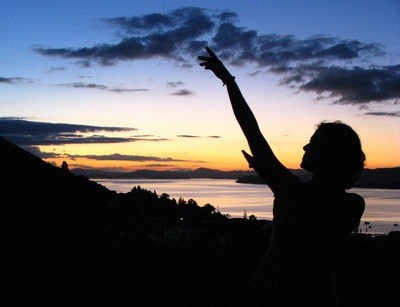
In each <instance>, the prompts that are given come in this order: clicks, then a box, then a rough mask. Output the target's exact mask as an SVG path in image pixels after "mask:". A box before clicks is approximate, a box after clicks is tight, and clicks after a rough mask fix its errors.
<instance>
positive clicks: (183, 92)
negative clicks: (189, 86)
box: [171, 89, 194, 96]
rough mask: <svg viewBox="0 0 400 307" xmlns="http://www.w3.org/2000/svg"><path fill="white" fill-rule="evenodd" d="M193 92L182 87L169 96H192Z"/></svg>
mask: <svg viewBox="0 0 400 307" xmlns="http://www.w3.org/2000/svg"><path fill="white" fill-rule="evenodd" d="M193 95H194V92H192V91H189V90H186V89H182V90H179V91H176V92H174V93H172V94H171V96H193Z"/></svg>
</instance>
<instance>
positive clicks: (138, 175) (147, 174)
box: [71, 167, 400, 189]
mask: <svg viewBox="0 0 400 307" xmlns="http://www.w3.org/2000/svg"><path fill="white" fill-rule="evenodd" d="M291 171H292V172H293V173H294V174H296V175H297V176H298V177H299V178H300V180H302V181H306V180H307V179H308V178H309V177H310V175H309V173H308V172H306V171H304V170H301V169H296V170H291ZM71 172H72V173H74V174H75V175H81V176H85V177H88V178H91V179H232V180H236V182H237V183H246V184H265V182H264V181H263V180H262V179H261V178H260V177H259V176H258V175H257V173H256V172H254V171H243V170H236V171H220V170H214V169H207V168H198V169H196V170H193V171H155V170H138V171H134V172H110V171H103V170H97V169H82V168H79V169H73V170H71ZM354 187H356V188H367V189H400V167H394V168H377V169H365V170H364V172H363V174H362V175H361V177H360V179H359V180H358V181H357V182H356V185H355V186H354Z"/></svg>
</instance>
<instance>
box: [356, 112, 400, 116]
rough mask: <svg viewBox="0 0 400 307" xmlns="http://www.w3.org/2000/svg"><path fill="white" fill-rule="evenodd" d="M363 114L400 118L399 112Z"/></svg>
mask: <svg viewBox="0 0 400 307" xmlns="http://www.w3.org/2000/svg"><path fill="white" fill-rule="evenodd" d="M364 114H365V115H370V116H389V117H400V111H399V112H366V113H364Z"/></svg>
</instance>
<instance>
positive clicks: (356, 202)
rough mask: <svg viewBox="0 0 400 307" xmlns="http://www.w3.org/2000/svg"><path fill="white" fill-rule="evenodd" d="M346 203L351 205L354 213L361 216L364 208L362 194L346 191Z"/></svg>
mask: <svg viewBox="0 0 400 307" xmlns="http://www.w3.org/2000/svg"><path fill="white" fill-rule="evenodd" d="M346 203H347V204H348V205H350V206H351V207H352V209H353V211H354V212H355V213H356V215H359V216H360V217H361V215H362V214H363V212H364V210H365V201H364V198H363V197H362V196H360V195H358V194H356V193H346Z"/></svg>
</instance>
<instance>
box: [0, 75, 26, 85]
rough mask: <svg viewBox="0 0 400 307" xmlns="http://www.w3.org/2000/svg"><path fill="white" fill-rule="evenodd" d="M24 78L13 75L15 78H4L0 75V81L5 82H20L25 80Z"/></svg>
mask: <svg viewBox="0 0 400 307" xmlns="http://www.w3.org/2000/svg"><path fill="white" fill-rule="evenodd" d="M26 81H27V80H26V79H25V78H21V77H15V78H4V77H0V83H7V84H16V83H21V82H26Z"/></svg>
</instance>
